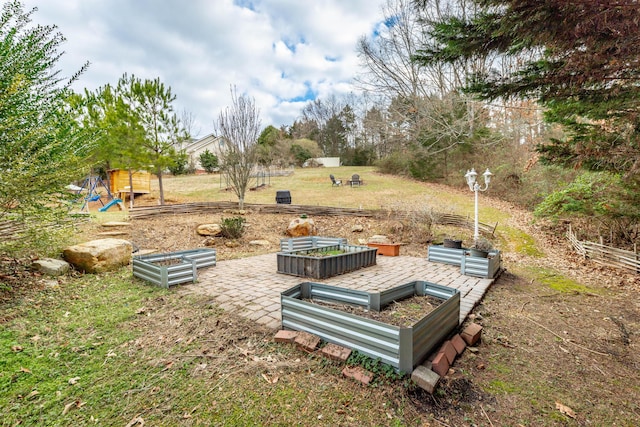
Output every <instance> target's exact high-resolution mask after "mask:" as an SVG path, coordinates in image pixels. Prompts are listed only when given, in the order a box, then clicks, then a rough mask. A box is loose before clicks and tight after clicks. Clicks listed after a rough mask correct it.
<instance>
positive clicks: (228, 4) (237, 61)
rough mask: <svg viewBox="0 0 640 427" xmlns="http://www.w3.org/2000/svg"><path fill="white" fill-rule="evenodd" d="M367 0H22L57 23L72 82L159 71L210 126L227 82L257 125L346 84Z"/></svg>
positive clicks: (367, 25) (376, 15) (371, 5)
mask: <svg viewBox="0 0 640 427" xmlns="http://www.w3.org/2000/svg"><path fill="white" fill-rule="evenodd" d="M381 2H382V0H378V1H377V2H370V1H368V0H355V1H353V0H351V1H343V0H318V1H312V2H311V1H307V2H303V1H299V0H235V1H233V0H214V1H207V0H189V1H180V0H154V1H152V0H136V1H131V0H109V1H101V0H47V1H46V2H42V1H37V0H25V7H26V8H27V9H30V8H31V7H34V6H37V7H38V9H39V10H38V11H37V12H36V13H35V14H34V15H33V20H34V22H36V23H38V24H44V25H57V26H58V27H59V30H60V32H61V33H62V34H63V35H64V36H65V37H66V39H67V42H66V43H65V44H64V46H63V49H64V51H65V55H64V56H63V57H62V60H61V62H60V67H61V68H62V71H63V73H64V74H65V75H67V76H71V75H72V74H73V73H74V72H76V71H77V70H79V69H80V67H81V66H82V65H83V64H84V63H85V62H87V61H89V62H90V63H91V65H90V67H89V70H88V71H87V72H86V73H85V74H83V75H82V77H81V78H80V80H79V82H77V83H76V84H75V86H74V87H75V89H76V90H82V89H84V88H85V87H86V88H87V89H89V90H94V89H96V88H97V87H99V86H102V85H105V84H107V83H110V84H115V83H116V82H117V81H118V79H119V78H120V77H121V76H122V75H123V74H124V73H125V72H126V73H129V74H135V75H136V76H137V77H140V78H149V79H153V78H156V77H159V78H160V79H161V81H162V82H163V83H164V84H165V85H167V86H170V87H171V89H172V92H173V93H174V94H176V95H177V100H176V109H177V111H178V112H181V111H183V110H185V111H188V112H190V113H192V114H193V115H194V117H195V119H196V125H195V129H194V131H195V132H198V133H200V134H207V133H210V132H212V131H213V123H214V120H215V119H216V118H217V117H218V114H219V112H220V111H221V110H222V109H223V108H225V107H226V106H227V105H229V103H230V91H229V90H230V87H231V86H232V85H235V86H236V87H237V89H238V91H239V92H241V93H246V94H248V95H249V96H252V97H254V98H255V100H256V104H257V106H258V108H260V111H261V117H262V122H263V125H264V126H266V125H270V124H272V125H274V126H276V127H279V126H281V125H283V124H284V125H289V124H291V123H293V121H294V120H295V119H296V118H297V117H298V116H299V115H300V111H301V109H302V108H303V107H304V105H305V104H306V99H308V98H309V96H310V95H315V96H320V97H327V96H330V95H331V94H336V95H340V94H346V93H349V92H350V91H352V89H353V88H352V87H351V85H350V80H351V79H352V78H353V77H354V76H355V75H356V73H357V71H358V69H357V67H358V61H357V57H356V52H355V48H356V43H357V41H358V39H359V38H360V37H361V36H362V35H364V34H369V33H371V31H372V30H373V29H374V27H375V25H376V22H377V21H379V20H380V19H381V15H380V12H379V11H380V8H379V4H380V3H381Z"/></svg>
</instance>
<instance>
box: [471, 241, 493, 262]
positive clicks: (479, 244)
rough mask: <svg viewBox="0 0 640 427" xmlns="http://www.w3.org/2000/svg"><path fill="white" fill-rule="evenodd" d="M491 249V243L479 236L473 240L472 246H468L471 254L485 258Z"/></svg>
mask: <svg viewBox="0 0 640 427" xmlns="http://www.w3.org/2000/svg"><path fill="white" fill-rule="evenodd" d="M491 249H493V243H491V242H490V241H489V240H487V239H485V238H484V237H480V238H479V239H477V240H476V241H475V242H473V246H472V247H471V248H470V250H471V256H477V257H482V258H486V257H487V256H488V255H489V251H490V250H491Z"/></svg>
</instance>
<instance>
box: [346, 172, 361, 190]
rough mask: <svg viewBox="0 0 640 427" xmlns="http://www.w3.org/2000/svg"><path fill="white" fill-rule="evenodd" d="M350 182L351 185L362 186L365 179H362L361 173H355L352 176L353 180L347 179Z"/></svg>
mask: <svg viewBox="0 0 640 427" xmlns="http://www.w3.org/2000/svg"><path fill="white" fill-rule="evenodd" d="M347 182H348V183H349V185H350V186H352V187H360V186H361V185H363V184H364V181H362V180H361V179H360V175H358V174H357V173H354V174H353V175H352V176H351V180H349V181H347Z"/></svg>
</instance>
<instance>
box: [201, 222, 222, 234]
mask: <svg viewBox="0 0 640 427" xmlns="http://www.w3.org/2000/svg"><path fill="white" fill-rule="evenodd" d="M196 233H198V234H199V235H201V236H220V235H222V227H221V226H220V224H200V225H199V226H198V228H196Z"/></svg>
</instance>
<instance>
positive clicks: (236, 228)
mask: <svg viewBox="0 0 640 427" xmlns="http://www.w3.org/2000/svg"><path fill="white" fill-rule="evenodd" d="M244 222H245V219H244V218H242V217H241V216H237V217H234V218H222V221H221V223H220V227H221V228H222V235H223V236H224V237H226V238H228V239H237V238H239V237H241V236H242V234H243V233H244Z"/></svg>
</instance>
